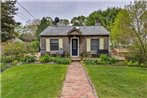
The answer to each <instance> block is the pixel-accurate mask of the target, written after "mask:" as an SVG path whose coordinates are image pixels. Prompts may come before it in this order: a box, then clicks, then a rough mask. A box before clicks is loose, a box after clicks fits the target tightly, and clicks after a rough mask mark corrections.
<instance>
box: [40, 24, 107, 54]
mask: <svg viewBox="0 0 147 98" xmlns="http://www.w3.org/2000/svg"><path fill="white" fill-rule="evenodd" d="M40 51H41V54H45V53H49V54H59V53H61V52H63V53H65V52H66V53H69V54H70V56H71V57H79V56H80V54H81V53H85V52H89V53H90V54H92V55H96V56H97V55H99V54H101V53H105V54H109V32H108V31H107V30H106V29H105V28H104V27H103V26H78V27H76V26H49V27H47V28H46V29H45V30H44V31H43V32H41V34H40Z"/></svg>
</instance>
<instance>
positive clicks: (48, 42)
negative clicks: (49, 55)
mask: <svg viewBox="0 0 147 98" xmlns="http://www.w3.org/2000/svg"><path fill="white" fill-rule="evenodd" d="M46 52H50V39H49V38H47V39H46Z"/></svg>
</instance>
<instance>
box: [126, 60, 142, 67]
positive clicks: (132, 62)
mask: <svg viewBox="0 0 147 98" xmlns="http://www.w3.org/2000/svg"><path fill="white" fill-rule="evenodd" d="M126 63H127V65H128V66H139V62H137V61H131V60H130V61H127V62H126Z"/></svg>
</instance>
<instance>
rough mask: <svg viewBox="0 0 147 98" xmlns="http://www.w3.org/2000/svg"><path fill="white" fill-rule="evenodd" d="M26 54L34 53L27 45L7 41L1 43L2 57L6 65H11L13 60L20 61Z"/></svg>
mask: <svg viewBox="0 0 147 98" xmlns="http://www.w3.org/2000/svg"><path fill="white" fill-rule="evenodd" d="M27 53H34V50H33V49H32V48H31V47H30V44H29V43H23V42H13V41H8V42H6V43H2V55H3V56H4V57H5V61H6V63H12V62H13V61H14V60H18V61H21V58H23V57H24V55H25V54H27Z"/></svg>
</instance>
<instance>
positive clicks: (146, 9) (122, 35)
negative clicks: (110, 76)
mask: <svg viewBox="0 0 147 98" xmlns="http://www.w3.org/2000/svg"><path fill="white" fill-rule="evenodd" d="M111 31H112V32H111V38H112V40H113V42H115V43H117V44H123V45H126V46H127V47H128V48H130V50H131V51H132V55H133V56H132V55H131V57H134V58H135V59H136V60H138V61H139V63H141V62H144V61H147V1H135V2H134V4H130V5H128V6H126V7H125V9H124V10H122V11H120V12H119V14H118V16H117V17H116V19H115V22H114V24H113V26H112V30H111Z"/></svg>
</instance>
